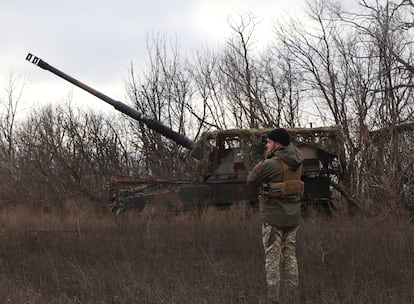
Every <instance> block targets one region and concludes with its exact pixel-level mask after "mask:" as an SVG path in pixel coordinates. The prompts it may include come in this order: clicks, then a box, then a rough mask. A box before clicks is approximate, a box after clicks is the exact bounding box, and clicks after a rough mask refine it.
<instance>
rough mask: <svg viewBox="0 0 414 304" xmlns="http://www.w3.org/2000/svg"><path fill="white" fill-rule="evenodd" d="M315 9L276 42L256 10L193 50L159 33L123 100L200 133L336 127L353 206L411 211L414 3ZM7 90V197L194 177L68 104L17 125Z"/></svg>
mask: <svg viewBox="0 0 414 304" xmlns="http://www.w3.org/2000/svg"><path fill="white" fill-rule="evenodd" d="M355 6H356V3H355ZM307 12H308V17H309V19H307V20H301V22H299V21H298V20H292V21H289V22H284V23H283V24H275V25H274V28H273V30H274V31H273V32H274V36H273V37H272V39H271V40H270V41H268V42H266V43H267V46H266V47H262V46H263V45H264V42H260V43H259V41H258V40H257V39H256V36H255V34H256V28H257V26H258V24H259V21H258V19H257V18H256V17H255V16H253V15H242V16H239V17H238V18H236V19H229V20H228V24H229V26H230V28H231V30H232V34H231V36H230V37H229V38H228V40H227V42H226V43H225V44H224V45H222V46H221V47H220V48H218V49H215V50H211V49H207V48H203V49H198V50H196V51H195V52H194V54H193V55H188V54H187V55H184V54H182V53H181V51H180V45H179V43H178V42H177V41H172V40H170V39H168V37H166V36H162V35H156V36H153V37H150V38H149V39H148V41H147V46H148V62H149V65H148V69H147V70H146V71H144V72H141V71H140V72H139V73H138V72H136V70H135V67H134V66H131V68H130V74H129V76H130V77H129V79H128V81H127V84H126V90H127V93H128V96H129V100H126V101H125V102H126V103H129V104H130V105H132V106H133V107H135V108H136V109H137V110H138V111H139V112H141V113H143V114H144V115H145V116H147V117H150V118H155V119H157V120H159V121H162V122H163V123H164V124H166V125H168V126H170V127H171V128H173V129H174V130H175V131H177V132H180V133H182V134H186V135H187V136H188V137H190V138H194V139H195V140H196V139H197V138H199V136H201V134H202V132H203V131H206V130H214V129H228V128H262V127H277V126H280V127H285V128H290V127H303V126H309V125H310V124H311V123H312V125H313V126H318V125H339V126H341V128H342V139H343V145H342V146H341V147H339V148H340V150H341V151H342V152H341V153H340V155H339V163H340V169H341V174H340V176H339V177H338V181H337V183H336V189H337V190H338V192H339V193H340V194H341V197H342V198H344V201H347V202H351V205H352V206H354V207H356V208H357V209H359V210H360V211H361V212H364V213H375V212H378V211H395V210H412V209H413V208H414V202H413V197H414V193H413V191H414V190H413V177H414V172H413V171H414V169H413V163H414V156H413V155H414V153H413V152H414V151H413V150H414V147H413V142H414V141H413V137H414V136H413V133H414V132H413V131H414V117H413V110H414V101H413V100H414V99H413V88H414V83H413V75H414V62H413V42H414V41H413V37H414V36H413V30H414V24H413V22H412V14H413V13H414V4H413V2H412V1H411V0H402V1H361V2H360V3H359V4H358V6H357V7H356V8H355V9H354V10H353V11H350V10H345V9H343V8H341V7H339V6H338V5H337V4H335V3H333V2H330V1H323V0H316V1H313V2H311V3H310V4H309V6H308V8H307ZM4 87H5V89H6V90H5V92H6V93H5V94H4V95H0V98H1V103H2V105H3V106H4V107H3V111H2V112H1V115H2V116H1V120H0V131H1V134H0V170H1V176H0V179H1V184H2V187H1V189H0V192H1V193H0V201H1V204H3V205H8V204H15V203H24V204H33V205H42V206H58V205H60V204H62V203H64V202H66V201H67V200H72V199H74V198H75V199H87V200H92V201H96V202H104V201H106V200H107V197H106V195H107V189H106V185H107V184H108V181H109V178H110V176H111V175H113V174H128V175H138V176H141V177H150V178H171V177H174V178H185V179H188V178H192V177H194V174H195V172H194V160H192V159H191V158H190V157H189V156H188V151H186V150H185V149H184V148H182V147H180V146H178V145H176V144H175V143H173V142H171V141H168V140H166V139H165V138H163V137H162V136H160V135H159V134H156V133H155V132H153V131H152V130H149V129H148V128H147V127H146V126H145V125H143V124H140V123H137V122H133V121H130V120H127V119H125V118H124V117H122V116H121V115H120V114H119V113H114V114H113V115H104V114H101V113H99V112H95V111H92V110H90V111H88V110H82V109H76V108H74V107H73V105H71V104H70V103H67V104H66V105H60V106H55V107H52V106H49V107H45V108H41V109H37V110H36V111H34V112H32V113H31V114H30V115H29V116H28V117H27V118H25V119H24V120H23V121H21V122H19V123H16V114H17V109H18V106H19V101H20V100H21V93H22V89H23V88H22V87H16V81H15V78H13V77H10V79H9V80H8V82H7V83H6V84H5V85H4Z"/></svg>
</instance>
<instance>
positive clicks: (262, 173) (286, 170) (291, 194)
mask: <svg viewBox="0 0 414 304" xmlns="http://www.w3.org/2000/svg"><path fill="white" fill-rule="evenodd" d="M302 162H303V156H302V152H301V151H300V150H299V149H298V148H297V147H296V146H295V145H293V144H292V143H291V142H290V136H289V133H288V132H287V131H286V130H285V129H274V130H272V131H271V132H269V134H268V135H267V143H266V153H265V159H264V160H263V161H261V162H259V163H258V164H257V165H256V166H255V167H254V168H253V170H252V171H251V172H250V173H249V175H248V177H247V183H248V185H250V186H260V191H259V204H260V215H261V218H262V220H263V226H262V238H263V247H264V254H265V271H266V283H267V288H268V296H269V298H270V300H272V301H273V302H275V303H279V301H280V293H281V290H282V291H283V294H285V296H286V300H287V301H293V300H295V299H296V298H297V287H298V285H299V278H298V264H297V260H296V233H297V230H298V226H299V218H300V209H301V196H302V194H303V186H304V185H303V182H302V181H301V180H300V177H301V173H302Z"/></svg>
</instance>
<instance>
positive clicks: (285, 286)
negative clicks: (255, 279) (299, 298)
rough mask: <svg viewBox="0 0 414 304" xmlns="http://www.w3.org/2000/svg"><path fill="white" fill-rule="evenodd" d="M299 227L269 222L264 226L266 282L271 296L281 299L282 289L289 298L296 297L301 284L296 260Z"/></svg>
mask: <svg viewBox="0 0 414 304" xmlns="http://www.w3.org/2000/svg"><path fill="white" fill-rule="evenodd" d="M297 231H298V226H297V227H292V228H278V227H274V226H271V225H269V224H267V223H264V224H263V227H262V238H263V247H264V253H265V271H266V283H267V288H268V294H269V298H271V299H272V300H275V301H279V300H280V293H281V290H282V291H283V294H285V295H286V297H288V298H294V297H296V293H297V287H298V285H299V275H298V263H297V260H296V233H297Z"/></svg>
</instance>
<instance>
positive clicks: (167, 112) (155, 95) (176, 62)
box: [127, 35, 193, 178]
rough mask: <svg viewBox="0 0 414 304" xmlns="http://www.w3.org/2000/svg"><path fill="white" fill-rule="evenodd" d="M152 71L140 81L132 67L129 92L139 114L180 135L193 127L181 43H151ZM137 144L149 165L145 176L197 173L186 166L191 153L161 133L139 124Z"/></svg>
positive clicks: (163, 39) (163, 40)
mask: <svg viewBox="0 0 414 304" xmlns="http://www.w3.org/2000/svg"><path fill="white" fill-rule="evenodd" d="M148 54H149V71H148V72H147V73H146V74H144V76H143V77H142V78H143V79H142V80H140V79H139V78H138V77H137V76H136V75H135V71H134V68H133V67H131V74H130V75H131V77H130V79H129V81H128V84H127V90H128V93H129V96H130V98H131V100H132V101H133V102H134V104H135V106H136V107H137V109H138V111H140V112H141V113H143V114H144V115H145V116H147V117H150V118H152V119H156V120H158V121H160V122H162V123H164V124H165V125H167V126H168V127H170V128H172V129H174V130H175V131H177V132H178V133H181V134H187V133H188V128H190V125H189V124H188V122H189V117H188V116H189V112H188V110H187V108H188V105H189V104H190V99H191V96H192V88H191V81H190V77H189V74H188V73H187V72H186V71H187V69H186V68H185V66H184V64H185V61H184V60H183V59H182V58H181V55H180V52H179V48H178V44H177V43H176V42H173V41H167V39H166V37H165V36H159V35H158V36H155V37H153V39H152V40H150V41H148ZM190 133H191V132H190ZM136 143H137V145H138V146H139V147H140V149H142V154H143V156H144V158H145V163H146V165H147V167H146V170H145V172H144V173H143V175H144V176H147V177H155V178H160V177H162V178H166V177H171V176H173V177H176V178H178V177H187V178H188V177H189V176H192V174H193V172H192V170H191V169H188V168H186V166H184V164H185V163H187V162H188V161H190V160H189V157H188V151H186V150H183V147H181V146H179V145H177V144H176V143H174V142H172V141H171V140H165V139H164V138H163V137H162V136H161V134H158V133H156V132H154V131H153V130H150V129H148V128H147V127H146V126H145V125H144V124H142V123H140V124H139V133H138V134H137V141H136Z"/></svg>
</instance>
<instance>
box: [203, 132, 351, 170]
mask: <svg viewBox="0 0 414 304" xmlns="http://www.w3.org/2000/svg"><path fill="white" fill-rule="evenodd" d="M271 130H272V129H231V130H217V131H212V132H206V133H204V134H203V135H202V136H201V138H200V140H199V141H198V142H197V149H199V151H202V152H201V154H200V155H199V157H198V158H199V159H200V163H199V169H198V173H199V174H200V176H204V177H205V176H209V175H211V174H212V173H213V172H212V157H213V153H212V152H214V149H215V147H217V145H218V144H220V142H221V141H225V142H227V144H231V143H230V142H231V141H237V142H238V146H237V147H236V148H238V156H240V157H241V158H242V159H243V160H244V165H245V167H246V169H247V170H251V169H252V168H253V167H254V165H255V164H256V163H257V162H259V161H260V160H261V159H262V158H263V153H264V146H265V143H264V141H263V136H265V135H266V134H267V133H269V132H270V131H271ZM287 130H288V132H289V134H290V136H291V139H292V141H293V142H294V143H295V144H301V143H306V144H309V145H312V146H315V147H317V148H319V149H321V150H324V151H326V152H329V153H332V154H335V155H338V153H339V151H340V149H341V147H342V142H343V140H342V135H341V134H342V133H341V129H340V127H320V128H290V129H287ZM232 148H235V147H232Z"/></svg>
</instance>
